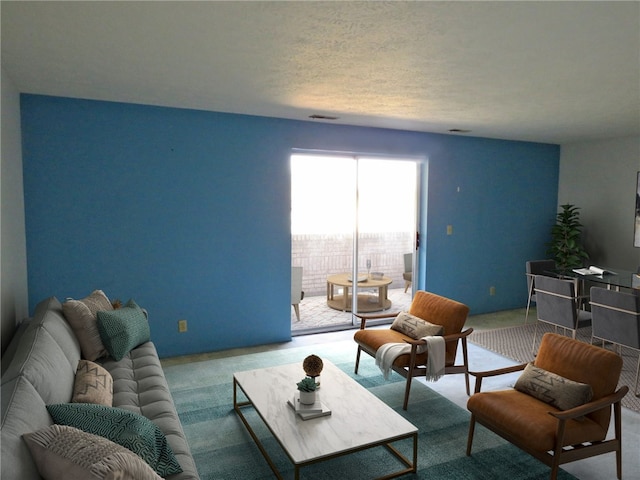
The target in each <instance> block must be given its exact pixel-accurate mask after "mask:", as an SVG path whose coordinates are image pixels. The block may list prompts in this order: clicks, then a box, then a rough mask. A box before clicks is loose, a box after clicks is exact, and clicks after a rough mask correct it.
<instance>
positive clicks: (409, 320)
mask: <svg viewBox="0 0 640 480" xmlns="http://www.w3.org/2000/svg"><path fill="white" fill-rule="evenodd" d="M391 329H392V330H396V331H398V332H400V333H404V334H405V335H406V336H408V337H411V338H413V339H414V340H419V339H421V338H422V337H432V336H436V335H442V333H443V331H444V328H443V327H442V325H434V324H433V323H429V322H427V321H426V320H423V319H422V318H420V317H416V316H415V315H411V314H410V313H407V312H400V313H399V314H398V316H397V317H396V319H395V320H394V321H393V323H392V324H391Z"/></svg>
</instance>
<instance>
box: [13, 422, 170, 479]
mask: <svg viewBox="0 0 640 480" xmlns="http://www.w3.org/2000/svg"><path fill="white" fill-rule="evenodd" d="M23 438H24V441H25V442H26V444H27V446H28V447H29V450H30V451H31V455H32V457H33V459H34V461H35V463H36V465H37V467H38V471H39V472H40V475H42V477H43V478H44V479H45V480H58V479H60V478H64V479H65V480H102V479H105V480H106V479H114V478H117V479H119V480H161V477H159V476H158V475H157V474H156V473H155V472H154V471H153V469H152V468H151V467H150V466H149V465H147V464H146V463H145V462H144V461H143V460H142V459H141V458H140V457H138V456H137V455H135V454H134V453H133V452H131V451H130V450H128V449H127V448H125V447H122V446H120V445H118V444H116V443H113V442H112V441H110V440H107V439H106V438H103V437H100V436H98V435H93V434H90V433H86V432H83V431H82V430H78V429H77V428H73V427H68V426H64V425H51V426H50V427H47V428H44V429H42V430H39V431H37V432H33V433H27V434H25V435H24V436H23Z"/></svg>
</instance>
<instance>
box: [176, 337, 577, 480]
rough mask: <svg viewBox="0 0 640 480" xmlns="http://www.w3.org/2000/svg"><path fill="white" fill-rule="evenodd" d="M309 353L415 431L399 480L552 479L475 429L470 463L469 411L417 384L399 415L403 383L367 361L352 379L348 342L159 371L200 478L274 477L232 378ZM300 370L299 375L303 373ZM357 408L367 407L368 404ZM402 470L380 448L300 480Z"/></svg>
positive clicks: (274, 450) (277, 457)
mask: <svg viewBox="0 0 640 480" xmlns="http://www.w3.org/2000/svg"><path fill="white" fill-rule="evenodd" d="M311 353H315V354H317V355H319V356H320V357H322V358H324V359H328V360H330V361H331V362H333V363H334V364H335V365H337V366H338V367H339V368H341V369H342V370H343V371H344V372H346V373H347V374H349V375H350V376H351V377H352V378H355V379H356V380H357V381H358V382H359V383H360V384H361V385H362V386H364V387H365V388H367V389H369V390H370V391H371V392H372V393H373V394H374V395H376V396H378V397H379V398H381V399H382V400H383V401H384V402H386V403H387V404H388V405H389V406H390V407H391V408H393V409H394V410H396V411H397V412H398V413H400V414H401V415H403V416H404V417H405V418H407V420H409V421H410V422H411V423H413V424H414V425H416V426H417V427H418V429H419V439H418V449H419V450H418V473H417V474H415V475H413V474H412V475H406V476H405V477H403V478H418V479H423V478H424V479H431V480H434V479H437V480H471V479H473V480H485V479H486V480H494V479H509V480H534V479H535V480H537V479H547V478H549V469H548V467H546V466H545V465H544V464H542V463H540V462H539V461H537V460H535V459H534V458H532V457H531V456H529V455H527V454H526V453H524V452H522V451H521V450H519V449H517V448H516V447H514V446H512V445H510V444H509V443H507V442H506V441H504V440H502V439H501V438H500V437H498V436H496V435H494V434H492V433H491V432H489V431H487V430H486V429H484V427H482V426H479V425H478V426H477V427H476V434H475V439H474V448H473V452H472V455H471V456H470V457H467V456H466V455H465V450H466V442H467V433H468V428H469V413H468V412H467V411H466V410H464V409H461V408H460V407H458V406H457V405H455V404H454V403H452V402H450V401H449V400H447V399H446V398H444V397H442V396H441V395H439V394H438V393H436V392H434V391H433V390H431V389H429V388H428V387H426V386H424V385H423V384H421V383H419V382H416V381H414V383H413V386H412V389H411V398H410V400H409V409H408V411H407V412H405V411H403V410H402V401H403V397H404V379H403V378H402V377H400V376H399V375H397V374H393V375H392V376H391V379H390V380H388V381H385V380H384V379H383V378H382V374H381V373H380V370H379V369H378V368H377V367H376V366H375V364H374V362H373V359H372V358H370V357H368V356H366V357H363V359H362V361H361V366H360V373H359V374H358V375H354V373H353V367H354V360H355V347H354V345H353V342H336V343H334V344H322V345H317V346H309V347H299V348H291V349H283V350H275V351H271V352H262V353H254V354H249V355H241V356H235V357H226V358H219V359H215V360H206V361H200V362H192V363H184V364H182V365H171V366H166V367H165V368H164V370H165V374H166V377H167V381H168V383H169V387H170V389H171V393H172V395H173V398H174V400H175V403H176V406H177V409H178V413H179V415H180V419H181V421H182V424H183V428H184V430H185V433H186V435H187V438H188V440H189V444H190V446H191V450H192V453H193V455H194V458H195V461H196V465H197V467H198V471H199V473H200V477H201V478H202V480H213V479H216V480H236V479H237V480H258V479H272V478H274V474H273V472H272V471H271V469H270V468H269V466H268V465H267V462H266V461H265V459H264V458H263V456H262V454H261V453H260V451H259V450H258V448H257V447H256V445H255V444H254V443H253V440H252V439H251V437H250V436H249V433H248V432H247V430H246V429H245V427H244V425H243V424H242V422H241V420H240V419H239V418H238V417H237V415H236V413H235V412H234V410H233V380H232V376H233V372H235V371H243V370H252V369H255V368H263V367H268V366H274V365H282V364H286V363H297V362H300V364H302V360H303V359H304V358H305V357H306V356H307V355H309V354H311ZM300 371H301V375H303V372H302V367H301V370H300ZM292 388H295V387H292ZM292 392H293V390H292ZM332 408H336V407H335V406H332ZM362 408H365V409H366V405H363V406H362ZM244 412H245V415H247V417H248V419H249V421H250V422H251V425H252V427H253V428H254V431H255V432H256V433H257V435H258V436H259V438H260V439H261V440H262V441H263V444H264V445H265V448H266V449H267V451H268V452H269V455H270V456H271V458H272V460H273V461H274V462H275V464H276V465H277V467H278V469H279V470H280V472H281V473H282V474H283V476H284V477H285V478H293V466H292V465H291V463H290V462H289V460H288V458H287V457H286V455H285V453H284V452H283V451H282V449H281V448H280V446H279V445H278V444H277V442H276V441H275V439H273V437H272V436H271V434H270V433H269V431H268V430H267V428H266V427H265V426H264V424H263V423H262V421H261V419H260V418H259V417H258V415H257V414H256V413H255V411H254V410H252V409H250V408H247V409H245V410H244ZM309 421H311V422H313V421H322V419H321V418H320V419H314V420H309ZM371 421H372V422H375V421H376V419H375V418H372V419H371ZM394 445H396V446H397V447H398V449H399V450H400V451H401V452H403V453H404V454H405V455H407V456H410V455H411V442H410V441H402V442H396V443H395V444H394ZM400 467H401V465H400V463H399V462H398V460H396V459H395V458H394V457H393V456H392V455H391V454H390V453H389V452H388V451H387V450H386V449H385V448H383V447H378V448H374V449H370V450H366V451H364V452H359V453H356V454H352V455H347V456H344V457H339V458H336V459H332V460H329V461H326V462H320V463H317V464H314V465H311V466H308V467H305V468H303V469H301V478H303V479H313V480H320V479H322V480H325V479H326V480H329V479H331V480H335V479H349V480H355V479H370V478H375V477H378V476H381V475H384V474H386V473H389V472H393V471H395V470H399V469H400ZM558 478H559V479H563V480H569V479H575V477H573V476H572V475H570V474H568V473H567V472H565V471H561V472H560V475H559V476H558Z"/></svg>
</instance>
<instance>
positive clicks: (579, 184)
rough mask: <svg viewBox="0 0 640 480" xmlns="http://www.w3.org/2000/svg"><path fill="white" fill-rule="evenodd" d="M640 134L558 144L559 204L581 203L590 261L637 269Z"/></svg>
mask: <svg viewBox="0 0 640 480" xmlns="http://www.w3.org/2000/svg"><path fill="white" fill-rule="evenodd" d="M639 171H640V137H639V136H635V137H624V138H617V139H611V140H603V141H597V142H584V143H576V144H569V145H562V147H561V150H560V179H559V187H558V203H559V205H562V204H565V203H571V204H574V205H576V206H578V207H580V219H581V221H582V224H583V225H584V241H585V247H586V248H587V251H588V252H589V254H590V255H591V259H590V263H592V264H598V265H603V266H608V267H611V268H614V269H615V268H619V269H623V270H634V271H635V270H636V269H637V268H638V267H639V266H640V248H636V247H634V246H633V239H634V214H635V197H636V180H637V174H638V172H639Z"/></svg>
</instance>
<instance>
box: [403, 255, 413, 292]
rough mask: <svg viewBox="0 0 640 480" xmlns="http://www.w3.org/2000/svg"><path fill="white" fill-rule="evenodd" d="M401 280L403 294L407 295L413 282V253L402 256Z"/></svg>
mask: <svg viewBox="0 0 640 480" xmlns="http://www.w3.org/2000/svg"><path fill="white" fill-rule="evenodd" d="M402 278H403V280H404V293H407V290H408V289H409V287H410V286H411V282H412V281H413V253H405V254H404V273H403V274H402Z"/></svg>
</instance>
